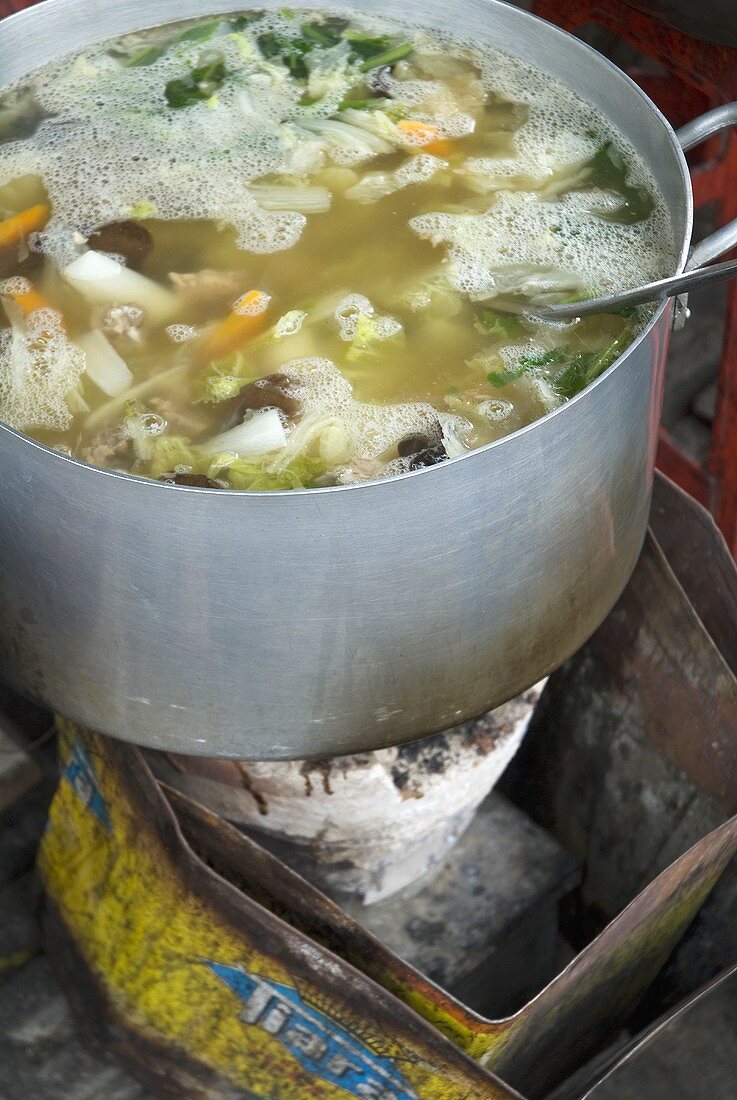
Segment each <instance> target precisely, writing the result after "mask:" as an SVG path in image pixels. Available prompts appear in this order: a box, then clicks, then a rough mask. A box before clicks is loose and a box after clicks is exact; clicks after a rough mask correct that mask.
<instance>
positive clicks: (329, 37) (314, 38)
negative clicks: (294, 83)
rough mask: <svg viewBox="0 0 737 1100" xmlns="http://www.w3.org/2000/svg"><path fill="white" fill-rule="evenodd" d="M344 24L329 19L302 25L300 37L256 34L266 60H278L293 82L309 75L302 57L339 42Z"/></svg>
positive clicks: (343, 21)
mask: <svg viewBox="0 0 737 1100" xmlns="http://www.w3.org/2000/svg"><path fill="white" fill-rule="evenodd" d="M346 26H347V23H346V21H345V20H344V19H329V20H325V21H324V22H322V23H318V22H312V23H302V24H301V26H300V35H301V36H300V37H291V36H290V35H285V34H277V33H275V32H273V31H269V32H268V33H267V34H262V35H259V38H258V40H257V41H258V46H259V49H260V50H261V53H262V55H263V56H264V57H265V58H266V59H267V60H272V59H274V58H278V60H279V61H281V62H282V64H283V65H285V66H286V68H287V69H288V70H289V73H290V75H291V76H293V77H294V78H295V80H305V79H306V78H307V76H308V70H307V64H306V62H305V56H306V55H307V54H308V53H310V52H311V51H312V50H313V49H315V47H316V46H319V47H322V48H327V47H331V46H336V45H337V44H338V42H340V41H341V38H342V36H343V31H344V30H345V28H346Z"/></svg>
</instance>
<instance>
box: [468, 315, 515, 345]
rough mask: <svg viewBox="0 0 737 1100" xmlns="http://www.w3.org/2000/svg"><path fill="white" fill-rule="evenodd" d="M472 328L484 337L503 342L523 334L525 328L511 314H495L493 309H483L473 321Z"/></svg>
mask: <svg viewBox="0 0 737 1100" xmlns="http://www.w3.org/2000/svg"><path fill="white" fill-rule="evenodd" d="M474 328H475V329H476V331H477V332H482V333H483V334H484V335H485V336H493V337H494V339H495V340H505V339H507V337H509V336H520V335H522V333H524V332H525V326H524V325H523V324H522V322H521V321H520V319H519V318H518V317H515V315H514V314H513V313H497V312H496V310H493V309H485V310H484V311H483V313H482V314H481V316H480V317H477V318H476V320H475V321H474Z"/></svg>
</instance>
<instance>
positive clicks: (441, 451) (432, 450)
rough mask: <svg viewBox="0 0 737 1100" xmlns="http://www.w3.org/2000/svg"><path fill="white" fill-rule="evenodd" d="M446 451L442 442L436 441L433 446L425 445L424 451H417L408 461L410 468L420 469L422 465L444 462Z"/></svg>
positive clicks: (434, 464)
mask: <svg viewBox="0 0 737 1100" xmlns="http://www.w3.org/2000/svg"><path fill="white" fill-rule="evenodd" d="M447 457H448V452H447V451H446V449H445V447H444V446H443V444H442V443H436V444H435V445H434V446H433V447H426V448H425V450H424V451H418V452H417V453H416V454H414V455H413V456H412V458H411V459H410V462H409V469H410V470H421V469H422V468H423V466H436V465H437V464H438V462H444V461H445V459H446V458H447Z"/></svg>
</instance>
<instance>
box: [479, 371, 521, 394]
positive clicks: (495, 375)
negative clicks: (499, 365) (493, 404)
mask: <svg viewBox="0 0 737 1100" xmlns="http://www.w3.org/2000/svg"><path fill="white" fill-rule="evenodd" d="M524 373H525V368H524V367H523V368H522V370H519V371H515V370H492V371H489V373H488V374H487V376H486V377H487V378H488V379H489V381H490V382H491V384H492V386H496V388H497V389H501V387H502V386H506V385H508V384H509V383H510V382H515V381H516V380H517V379H518V378H521V377H522V375H523V374H524Z"/></svg>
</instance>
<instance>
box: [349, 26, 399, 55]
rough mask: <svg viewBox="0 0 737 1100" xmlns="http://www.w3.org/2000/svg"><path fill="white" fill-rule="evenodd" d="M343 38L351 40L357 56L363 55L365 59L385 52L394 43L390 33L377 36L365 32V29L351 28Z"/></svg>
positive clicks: (352, 48)
mask: <svg viewBox="0 0 737 1100" xmlns="http://www.w3.org/2000/svg"><path fill="white" fill-rule="evenodd" d="M343 38H345V40H346V42H350V44H351V50H352V51H353V53H354V54H355V55H356V57H363V58H364V59H365V58H367V57H374V56H375V55H377V54H380V53H384V52H385V51H386V50H388V49H389V48H390V47H391V45H392V39H391V37H390V35H388V34H383V35H381V36H380V37H377V36H375V35H370V34H364V33H363V31H357V30H353V29H349V30H347V31H346V32H345V33H344V34H343Z"/></svg>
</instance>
